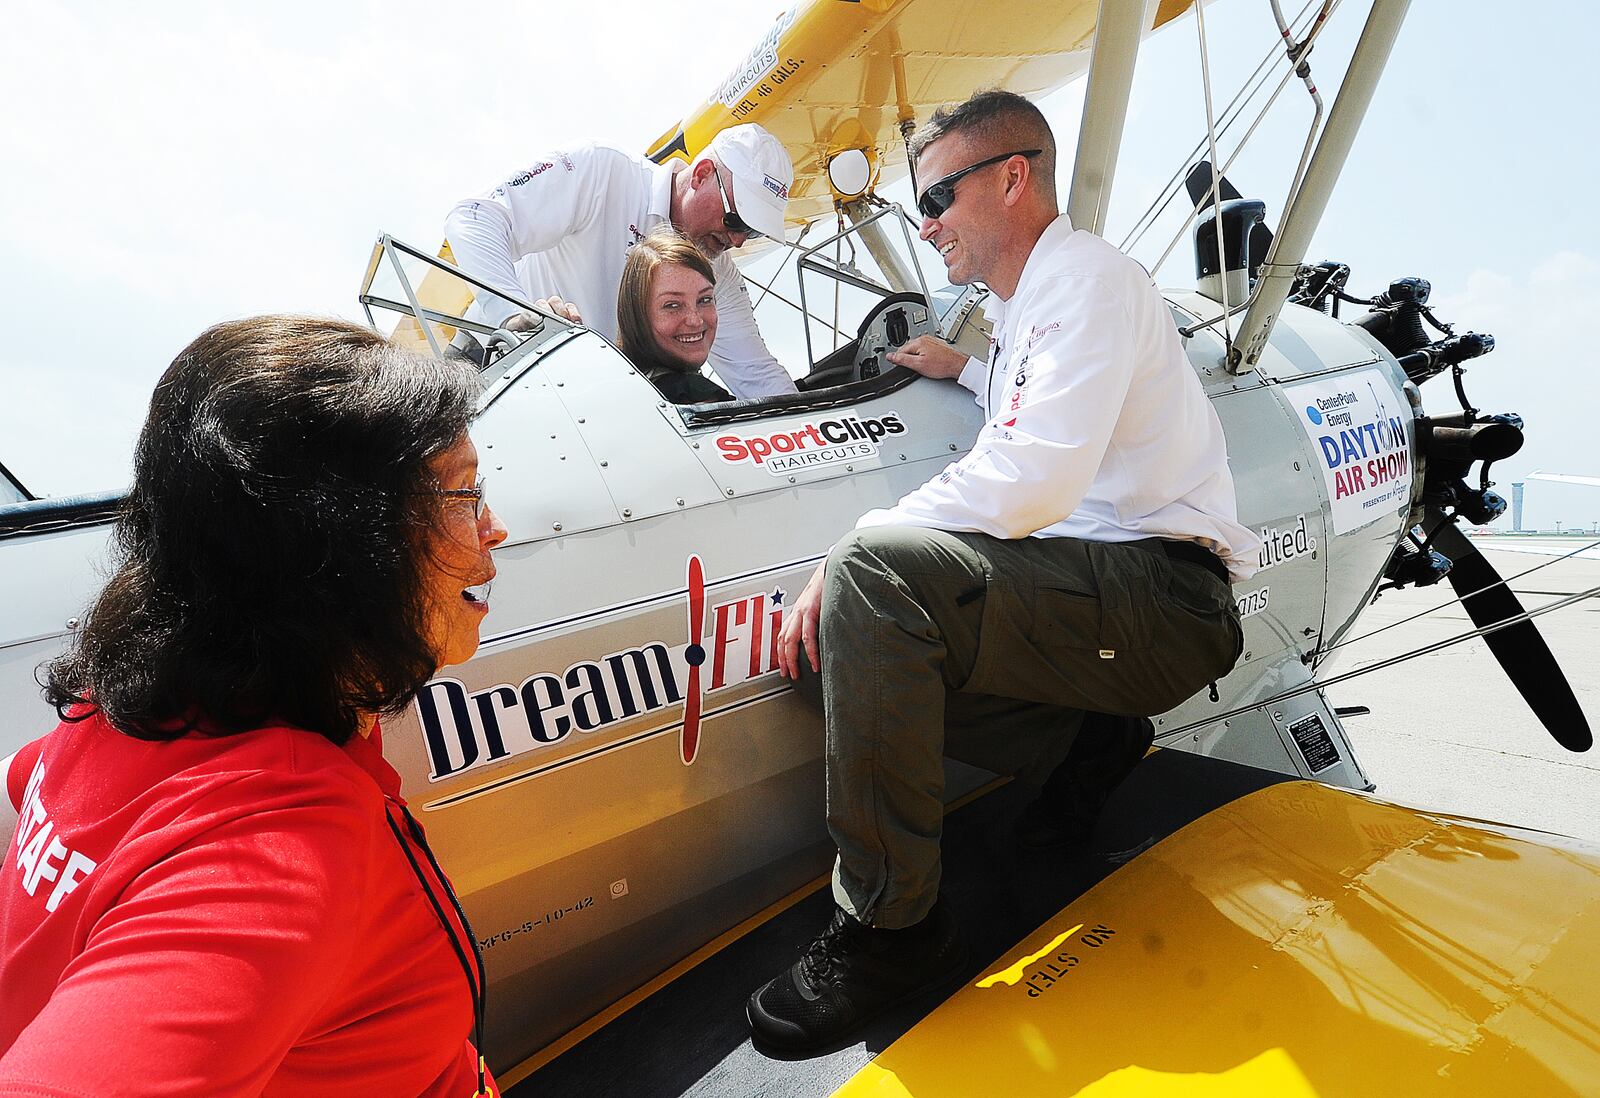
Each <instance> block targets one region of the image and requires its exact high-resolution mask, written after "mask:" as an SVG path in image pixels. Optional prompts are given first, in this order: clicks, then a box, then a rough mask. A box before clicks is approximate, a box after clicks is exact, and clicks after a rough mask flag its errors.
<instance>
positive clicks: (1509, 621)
mask: <svg viewBox="0 0 1600 1098" xmlns="http://www.w3.org/2000/svg"><path fill="white" fill-rule="evenodd" d="M1596 595H1600V587H1591V588H1589V589H1588V590H1587V591H1579V592H1577V593H1576V594H1573V595H1568V596H1567V597H1566V598H1564V599H1560V600H1559V601H1557V602H1552V603H1549V604H1547V605H1545V606H1541V607H1539V608H1538V609H1536V610H1527V611H1524V612H1523V613H1521V614H1518V615H1516V616H1515V617H1510V618H1506V619H1505V620H1504V621H1497V622H1494V623H1493V624H1491V625H1485V626H1483V627H1482V628H1479V629H1473V630H1470V631H1468V632H1466V633H1460V634H1457V635H1456V636H1454V637H1447V638H1446V639H1444V640H1441V641H1435V642H1433V643H1432V644H1425V645H1423V646H1422V647H1421V648H1417V649H1413V650H1412V651H1410V652H1402V653H1401V654H1400V655H1398V656H1390V657H1389V658H1388V659H1384V660H1379V661H1378V662H1376V663H1372V664H1368V665H1367V666H1366V667H1358V668H1356V669H1355V670H1354V671H1346V672H1345V673H1344V674H1342V675H1335V676H1333V677H1332V678H1330V679H1322V680H1320V681H1319V680H1315V679H1313V680H1312V681H1311V682H1308V683H1304V684H1302V685H1300V686H1297V687H1295V688H1294V689H1292V690H1285V691H1283V692H1282V693H1279V694H1274V695H1272V696H1271V697H1270V698H1262V699H1261V700H1260V701H1253V702H1250V703H1249V704H1248V705H1241V706H1237V707H1236V708H1233V709H1229V710H1227V711H1226V712H1223V713H1217V714H1214V715H1212V716H1209V717H1205V718H1203V719H1201V720H1198V721H1190V722H1189V723H1188V724H1185V725H1182V726H1181V727H1178V728H1171V729H1163V730H1162V731H1160V732H1157V733H1156V739H1158V740H1164V739H1171V738H1172V737H1173V736H1181V735H1182V734H1183V733H1185V732H1193V731H1194V730H1195V729H1196V728H1204V727H1205V726H1206V725H1209V724H1215V723H1216V722H1218V721H1225V720H1228V719H1230V718H1232V717H1237V716H1239V715H1240V714H1242V713H1250V712H1253V711H1254V710H1257V709H1264V708H1266V707H1267V706H1269V705H1277V704H1278V703H1279V702H1282V701H1288V700H1289V699H1290V698H1297V697H1299V696H1300V695H1301V694H1309V693H1311V692H1312V691H1313V690H1321V689H1323V688H1324V687H1329V686H1335V685H1337V684H1339V683H1341V682H1348V681H1350V680H1351V679H1353V678H1357V677H1358V676H1361V675H1367V674H1371V673H1372V672H1373V671H1381V670H1383V669H1384V668H1386V667H1393V666H1394V665H1395V664H1397V663H1404V662H1405V661H1406V660H1412V659H1416V658H1417V657H1418V656H1426V655H1429V654H1431V653H1433V652H1438V651H1441V650H1442V649H1445V648H1451V647H1453V646H1455V645H1457V644H1460V643H1461V642H1462V641H1469V640H1472V639H1473V638H1474V637H1486V636H1488V635H1489V634H1490V633H1498V632H1499V631H1500V630H1502V629H1509V628H1510V627H1511V626H1513V625H1521V624H1522V623H1523V622H1525V621H1532V620H1533V619H1534V618H1537V617H1540V616H1542V615H1544V614H1548V613H1550V612H1551V611H1554V610H1560V609H1562V608H1564V607H1567V606H1572V605H1575V604H1577V603H1580V602H1582V601H1583V600H1585V599H1592V598H1594V597H1595V596H1596Z"/></svg>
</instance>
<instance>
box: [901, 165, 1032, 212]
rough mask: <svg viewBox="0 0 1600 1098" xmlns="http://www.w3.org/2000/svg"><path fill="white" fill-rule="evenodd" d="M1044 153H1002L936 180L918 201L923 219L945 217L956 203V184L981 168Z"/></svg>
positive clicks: (918, 208) (918, 207)
mask: <svg viewBox="0 0 1600 1098" xmlns="http://www.w3.org/2000/svg"><path fill="white" fill-rule="evenodd" d="M1042 152H1044V150H1043V149H1023V150H1021V151H1019V152H1008V153H1001V154H1000V155H999V156H991V157H990V158H989V159H987V160H980V161H978V162H977V163H976V164H971V165H968V166H967V167H965V168H962V169H961V170H960V171H958V172H951V173H950V174H949V175H947V176H945V177H944V178H943V179H936V180H934V181H933V182H932V183H929V184H928V189H927V190H925V191H923V192H922V196H921V197H920V198H918V199H917V210H918V212H919V213H921V214H922V216H923V217H926V218H929V219H932V218H935V217H942V216H944V212H945V211H946V210H948V209H949V208H950V207H951V206H953V205H955V201H956V184H957V183H959V182H961V181H962V180H963V179H965V178H966V177H967V176H969V175H971V174H972V173H973V172H975V171H977V170H978V169H979V168H987V167H988V166H989V165H991V164H998V163H1000V162H1001V161H1003V160H1010V159H1011V158H1012V157H1013V156H1026V157H1030V158H1031V157H1035V156H1038V155H1039V154H1040V153H1042Z"/></svg>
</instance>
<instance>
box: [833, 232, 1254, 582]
mask: <svg viewBox="0 0 1600 1098" xmlns="http://www.w3.org/2000/svg"><path fill="white" fill-rule="evenodd" d="M990 301H991V303H990V304H987V305H986V307H985V308H986V312H987V313H988V316H989V318H990V319H991V320H992V321H993V322H994V336H995V338H994V345H993V347H992V349H991V352H990V360H989V364H988V365H987V366H985V365H984V364H982V363H979V362H977V360H975V359H974V360H972V361H971V362H969V363H968V365H967V369H966V370H965V371H963V372H962V374H961V378H960V381H961V384H962V385H964V386H966V387H967V388H968V389H971V390H972V391H973V392H974V393H976V394H977V399H978V403H979V404H980V405H981V406H982V407H983V409H984V412H985V414H986V415H987V416H988V417H989V421H988V423H986V424H985V425H984V427H983V429H982V430H981V431H980V432H979V433H978V438H977V441H976V442H975V443H974V444H973V447H972V450H971V451H970V452H968V453H967V454H966V455H965V456H964V457H962V458H960V459H959V460H957V461H955V462H952V463H951V464H950V465H949V466H948V467H947V468H946V469H945V470H944V472H942V473H940V474H939V475H938V476H936V477H934V478H933V479H932V480H930V481H928V483H926V484H924V485H923V486H922V487H920V488H918V489H916V490H915V491H913V492H911V493H909V494H907V495H906V496H905V497H904V498H902V499H901V500H900V502H899V503H897V504H895V505H894V506H893V507H891V508H887V509H883V510H876V511H870V512H868V513H867V514H866V515H864V516H862V518H861V520H860V521H859V522H857V523H856V526H857V527H858V528H860V527H865V526H884V525H892V524H901V525H910V526H927V527H932V528H934V529H937V530H965V531H973V532H977V533H984V534H991V535H993V536H995V537H999V538H1023V537H1029V536H1033V537H1074V538H1082V539H1084V540H1087V541H1137V540H1139V539H1141V538H1157V537H1158V538H1168V539H1172V540H1188V541H1196V542H1199V543H1200V544H1201V545H1204V546H1205V547H1206V548H1207V549H1210V550H1211V551H1212V552H1214V553H1216V555H1217V556H1218V557H1220V558H1221V559H1222V560H1223V562H1224V563H1225V564H1227V566H1228V571H1229V574H1230V575H1231V576H1232V578H1233V580H1234V581H1235V582H1238V581H1240V580H1244V579H1248V578H1249V577H1250V576H1251V575H1252V574H1253V573H1254V572H1255V570H1256V566H1257V561H1258V554H1259V552H1260V548H1261V543H1260V541H1259V539H1257V537H1256V535H1255V534H1253V533H1251V532H1250V531H1249V530H1247V529H1246V528H1245V527H1243V526H1241V525H1240V524H1239V522H1238V517H1237V504H1236V501H1235V496H1234V488H1233V475H1232V473H1231V472H1230V471H1229V469H1228V454H1227V448H1226V445H1225V441H1224V439H1223V435H1222V423H1221V421H1219V420H1218V419H1217V414H1216V411H1215V410H1214V409H1213V408H1212V407H1211V402H1210V401H1209V400H1207V399H1206V395H1205V391H1204V390H1203V389H1202V388H1201V387H1200V381H1199V379H1198V378H1197V377H1196V376H1195V373H1194V369H1193V367H1191V366H1190V365H1189V360H1188V358H1187V356H1185V355H1184V353H1183V347H1182V344H1181V343H1180V342H1179V339H1178V332H1177V328H1176V326H1175V325H1174V323H1173V320H1172V314H1171V313H1170V312H1169V311H1168V309H1167V304H1166V302H1165V301H1164V300H1162V297H1161V294H1160V292H1159V291H1158V290H1157V289H1156V287H1155V284H1154V283H1152V282H1151V281H1150V276H1149V275H1148V274H1146V273H1145V270H1144V268H1142V267H1140V266H1139V265H1138V264H1137V263H1135V262H1134V261H1133V260H1131V259H1129V258H1128V257H1127V256H1125V255H1123V254H1122V253H1121V252H1119V251H1117V249H1115V248H1113V247H1112V246H1111V245H1110V244H1107V243H1106V242H1105V241H1104V240H1102V239H1101V238H1100V237H1098V236H1095V235H1094V234H1093V233H1089V232H1084V231H1082V230H1074V229H1073V227H1072V222H1071V221H1070V220H1069V219H1068V218H1067V216H1066V215H1065V214H1062V215H1061V216H1060V217H1058V218H1057V219H1056V220H1055V221H1054V222H1052V223H1051V225H1050V226H1049V228H1047V229H1046V230H1045V231H1044V234H1043V235H1042V236H1040V238H1039V241H1038V243H1037V244H1035V245H1034V248H1033V251H1032V252H1031V253H1029V255H1028V261H1027V263H1026V264H1025V265H1024V267H1023V269H1022V277H1021V278H1020V279H1019V281H1018V282H1017V289H1016V293H1015V294H1014V295H1013V296H1012V297H1011V299H1010V300H1008V301H1004V302H1000V301H998V300H997V299H996V298H991V299H990Z"/></svg>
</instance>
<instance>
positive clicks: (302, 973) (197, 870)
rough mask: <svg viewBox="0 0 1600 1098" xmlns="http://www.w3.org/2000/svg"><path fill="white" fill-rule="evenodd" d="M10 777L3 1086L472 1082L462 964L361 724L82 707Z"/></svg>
mask: <svg viewBox="0 0 1600 1098" xmlns="http://www.w3.org/2000/svg"><path fill="white" fill-rule="evenodd" d="M7 786H8V792H9V793H10V796H11V802H12V804H13V805H15V806H16V807H17V809H18V812H19V813H20V818H19V820H18V823H17V830H16V834H15V835H14V836H13V838H12V842H11V846H10V848H9V849H8V850H7V852H6V855H5V859H4V862H3V863H0V989H4V990H3V993H0V1095H29V1096H56V1095H64V1096H72V1098H89V1096H93V1098H101V1096H110V1095H144V1094H151V1095H153V1094H161V1095H188V1094H194V1095H201V1094H204V1095H208V1096H215V1095H254V1094H267V1095H294V1096H296V1098H314V1096H318V1095H330V1096H332V1095H340V1096H344V1095H349V1094H374V1095H377V1094H382V1095H396V1096H399V1095H449V1096H450V1098H465V1096H467V1095H470V1094H471V1093H472V1092H473V1090H474V1088H475V1087H476V1085H477V1053H476V1052H475V1051H474V1049H473V1048H472V1045H471V1040H470V1034H471V1030H472V1017H473V1016H472V1000H471V994H470V991H469V987H468V983H467V976H466V974H465V973H464V972H463V971H462V967H461V964H460V962H459V961H458V960H457V957H456V954H455V951H454V950H453V948H452V946H451V944H450V941H449V940H448V938H447V937H446V931H445V927H444V925H442V924H441V922H440V920H439V917H438V916H437V915H436V914H435V913H434V910H433V907H432V906H431V905H430V904H429V902H428V899H427V897H426V896H425V895H424V892H423V887H422V884H421V883H420V882H419V880H418V878H417V876H416V874H415V873H414V872H413V870H412V868H411V866H410V864H409V863H408V861H407V859H406V856H405V853H404V852H403V851H402V848H401V845H400V842H399V841H397V840H396V838H395V836H394V834H393V832H392V831H391V829H390V826H389V822H388V818H393V819H394V820H395V821H396V822H397V823H399V825H400V830H401V832H402V834H403V835H405V833H406V828H405V824H404V821H403V820H402V819H401V818H400V809H399V805H400V804H402V803H403V802H402V801H401V800H400V776H399V775H398V774H397V773H396V772H395V770H394V768H393V767H391V766H389V764H388V763H386V762H385V761H384V759H383V748H382V742H381V739H380V733H379V732H378V730H377V729H374V730H373V733H372V736H371V738H370V739H363V738H361V737H359V736H357V737H353V738H352V739H351V741H350V742H349V743H348V744H347V745H346V746H345V747H343V748H341V747H339V746H337V745H335V744H333V743H330V742H329V741H328V740H326V739H324V738H323V737H321V736H318V735H315V734H313V733H310V732H305V731H301V730H299V729H294V728H282V727H274V728H262V729H258V730H256V731H253V732H247V733H244V734H242V735H236V736H219V737H209V736H202V735H198V734H193V735H189V736H186V737H184V738H183V739H180V740H175V741H167V742H147V741H143V740H137V739H134V738H132V737H130V736H125V735H123V734H122V733H120V732H118V731H116V730H115V729H114V728H112V727H111V726H110V725H109V724H108V723H107V722H106V721H105V720H104V719H103V718H102V717H101V716H100V715H99V714H95V715H94V716H91V717H90V718H89V719H88V720H85V721H82V722H79V723H76V724H65V723H64V724H62V725H60V726H59V727H57V728H56V730H55V731H54V732H52V733H50V734H49V735H47V736H45V737H43V738H41V739H39V740H35V741H34V742H33V743H30V744H29V745H28V746H26V747H24V748H23V749H22V750H21V751H19V752H18V753H17V756H16V758H15V759H14V760H13V761H12V765H11V768H10V771H9V773H8V775H7ZM405 842H406V843H407V845H408V846H409V847H411V848H412V853H413V855H414V856H415V857H416V860H417V862H418V864H419V865H420V866H421V869H422V872H423V873H424V874H425V875H426V877H427V880H428V886H429V887H430V888H431V889H432V891H433V893H434V895H435V896H436V897H438V899H439V901H440V904H441V906H442V907H443V909H444V911H445V916H446V919H447V920H448V923H449V928H450V933H452V934H454V935H455V936H456V939H457V941H458V942H460V943H461V945H462V946H463V948H466V949H468V950H469V953H468V956H469V957H470V945H469V944H468V943H469V939H468V937H467V935H466V933H465V931H464V929H463V928H462V927H461V925H460V922H459V920H458V919H457V918H456V917H455V914H454V912H453V911H452V910H451V909H450V904H449V901H448V899H446V898H445V892H444V888H443V886H442V882H440V881H439V880H437V878H435V877H434V875H433V873H432V871H431V870H430V869H429V867H428V863H427V860H426V858H424V857H423V855H422V854H421V852H420V851H419V850H417V849H415V846H414V844H412V843H411V840H410V836H409V835H406V837H405Z"/></svg>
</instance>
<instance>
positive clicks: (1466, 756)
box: [1322, 535, 1600, 844]
mask: <svg viewBox="0 0 1600 1098" xmlns="http://www.w3.org/2000/svg"><path fill="white" fill-rule="evenodd" d="M1596 540H1597V539H1596V538H1595V537H1594V536H1593V535H1591V536H1589V537H1587V538H1582V537H1538V538H1527V537H1493V538H1487V537H1486V538H1477V539H1474V544H1476V545H1477V546H1478V547H1479V549H1480V550H1481V551H1483V553H1484V556H1485V557H1486V558H1487V559H1488V561H1489V563H1490V564H1492V565H1493V566H1494V568H1495V569H1496V571H1498V572H1499V573H1500V575H1501V576H1502V577H1503V578H1506V579H1511V589H1512V590H1513V591H1514V592H1515V593H1516V594H1517V596H1518V598H1519V599H1520V600H1521V602H1522V605H1523V607H1524V608H1525V609H1528V610H1533V609H1535V608H1537V607H1540V606H1545V605H1548V604H1550V603H1553V602H1557V601H1559V600H1560V599H1561V598H1562V597H1564V596H1566V595H1571V594H1575V593H1577V592H1580V591H1584V590H1587V589H1589V588H1593V587H1596V586H1600V548H1585V547H1587V546H1590V545H1593V543H1594V542H1595V541H1596ZM1578 549H1583V550H1584V551H1583V552H1582V553H1581V554H1580V555H1579V556H1576V557H1573V558H1571V559H1567V560H1561V559H1559V558H1560V557H1561V556H1562V555H1563V554H1567V553H1571V552H1573V551H1574V550H1578ZM1541 564H1545V565H1547V567H1544V568H1541V569H1540V570H1539V571H1537V572H1534V573H1532V574H1531V575H1524V576H1521V578H1516V579H1512V577H1514V576H1518V575H1519V574H1521V573H1525V572H1527V571H1528V570H1529V569H1530V568H1534V567H1536V566H1538V565H1541ZM1454 598H1455V592H1454V591H1453V590H1452V589H1451V587H1450V584H1449V582H1448V581H1445V582H1443V583H1440V584H1438V585H1437V586H1434V587H1431V588H1423V589H1420V590H1418V589H1415V588H1408V589H1406V590H1404V591H1390V592H1386V593H1385V594H1384V595H1383V596H1382V597H1381V598H1380V599H1378V601H1377V602H1376V603H1375V604H1374V605H1372V606H1370V607H1368V608H1367V610H1366V612H1365V613H1363V615H1362V616H1361V619H1360V621H1359V622H1358V624H1357V627H1356V630H1355V634H1356V635H1358V636H1359V635H1361V634H1366V633H1371V632H1372V631H1373V630H1376V629H1378V628H1380V627H1381V626H1385V625H1389V624H1391V623H1393V622H1397V621H1400V620H1401V619H1403V618H1407V617H1410V616H1411V615H1413V614H1416V613H1418V612H1420V611H1422V610H1426V609H1429V608H1431V607H1436V606H1439V607H1442V608H1441V609H1439V610H1437V611H1435V612H1433V613H1431V614H1429V615H1427V616H1426V617H1423V618H1420V619H1418V620H1417V621H1413V622H1408V623H1407V624H1404V625H1400V626H1398V627H1396V628H1393V629H1390V630H1388V631H1386V632H1384V633H1382V634H1380V635H1378V636H1374V637H1372V638H1371V639H1370V640H1364V641H1358V642H1356V643H1352V644H1350V645H1349V646H1348V647H1344V648H1341V650H1340V651H1338V652H1337V653H1335V654H1334V655H1333V657H1332V658H1331V659H1330V660H1329V662H1328V663H1327V664H1324V665H1323V671H1322V677H1324V678H1327V677H1332V676H1333V675H1336V674H1342V673H1344V672H1347V671H1350V670H1353V669H1355V668H1358V667H1363V666H1367V665H1370V664H1373V663H1377V662H1379V661H1381V660H1383V659H1385V658H1388V657H1390V656H1394V655H1398V654H1400V653H1402V652H1406V651H1411V650H1414V649H1417V648H1420V647H1422V646H1424V645H1427V644H1430V643H1432V642H1434V641H1438V640H1443V639H1445V638H1447V637H1451V636H1456V635H1458V634H1461V633H1465V632H1468V631H1469V630H1471V629H1472V628H1473V626H1472V622H1471V620H1470V619H1469V618H1468V617H1467V615H1466V612H1465V611H1464V610H1463V609H1462V608H1461V606H1460V605H1459V604H1456V605H1451V606H1448V607H1444V606H1443V604H1445V603H1448V602H1451V601H1452V600H1453V599H1454ZM1535 624H1536V625H1537V627H1538V629H1539V631H1540V633H1541V634H1542V635H1543V636H1544V638H1545V641H1546V643H1548V644H1549V646H1550V649H1551V651H1552V652H1554V653H1555V656H1556V659H1557V661H1558V662H1559V663H1560V664H1561V667H1562V669H1563V670H1564V671H1565V672H1566V676H1567V679H1568V681H1569V682H1570V683H1571V684H1572V688H1573V692H1574V694H1575V695H1576V696H1577V699H1578V703H1579V705H1580V706H1582V708H1583V710H1584V713H1585V715H1586V716H1587V717H1588V720H1589V724H1590V727H1591V729H1600V598H1590V599H1587V600H1584V601H1582V602H1579V603H1576V604H1574V605H1572V606H1568V607H1565V608H1563V609H1560V610H1555V611H1553V612H1551V613H1549V614H1546V615H1544V616H1543V617H1540V618H1538V619H1537V621H1536V623H1535ZM1327 693H1328V697H1329V699H1330V701H1331V702H1332V704H1334V705H1335V706H1341V707H1342V706H1355V705H1365V706H1368V707H1370V708H1371V710H1372V712H1371V714H1370V715H1367V716H1351V717H1347V718H1345V721H1344V724H1345V731H1346V732H1347V734H1348V735H1349V737H1350V740H1351V742H1352V743H1353V745H1354V746H1355V750H1356V757H1357V759H1358V760H1359V762H1360V764H1361V766H1362V768H1363V769H1364V770H1365V771H1366V773H1367V776H1368V777H1369V778H1370V779H1371V780H1372V781H1373V782H1375V783H1376V784H1377V787H1378V788H1377V790H1376V793H1377V795H1378V796H1380V797H1382V798H1384V799H1386V800H1390V801H1394V802H1396V803H1399V804H1405V805H1412V806H1415V807H1420V808H1426V809H1431V810H1434V811H1439V812H1444V813H1448V814H1451V815H1457V816H1467V817H1473V818H1477V819H1485V820H1494V821H1497V822H1500V823H1507V824H1515V825H1518V826H1521V827H1528V828H1533V829H1536V830H1540V831H1552V832H1557V833H1559V834H1564V835H1571V836H1573V837H1575V838H1579V839H1584V840H1587V841H1589V842H1591V843H1596V844H1600V748H1591V749H1590V750H1589V751H1587V752H1584V753H1582V754H1575V753H1573V752H1570V751H1568V750H1566V749H1565V748H1563V747H1561V746H1560V745H1559V744H1557V743H1556V742H1555V741H1554V740H1553V739H1551V738H1550V735H1549V734H1548V733H1547V732H1546V731H1545V730H1544V728H1543V726H1542V725H1540V724H1539V722H1538V721H1537V720H1536V719H1535V718H1534V716H1533V714H1532V713H1531V712H1530V711H1529V710H1528V707H1527V705H1526V704H1525V703H1524V702H1523V700H1522V698H1521V696H1520V695H1519V694H1518V693H1517V690H1516V688H1515V687H1513V686H1512V685H1511V682H1510V680H1509V679H1508V678H1507V677H1506V675H1505V673H1504V672H1503V671H1502V670H1501V669H1500V666H1499V664H1498V663H1497V662H1496V661H1495V658H1494V656H1493V655H1492V654H1491V653H1490V652H1489V649H1488V648H1487V647H1486V646H1485V645H1484V643H1483V641H1482V640H1481V639H1478V638H1474V639H1471V640H1468V641H1465V642H1463V643H1461V644H1458V645H1456V646H1454V647H1451V648H1448V649H1445V650H1443V651H1440V652H1435V653H1431V654H1429V655H1426V656H1419V657H1417V658H1415V659H1412V660H1408V661H1406V662H1404V663H1400V664H1397V665H1395V666H1393V667H1388V668H1384V669H1382V670H1378V671H1374V672H1372V673H1371V674H1368V675H1363V676H1361V677H1360V678H1356V679H1353V680H1351V681H1349V682H1346V683H1342V684H1339V685H1336V686H1333V687H1330V688H1329V689H1328V692H1327Z"/></svg>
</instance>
